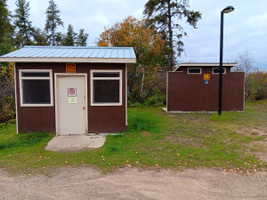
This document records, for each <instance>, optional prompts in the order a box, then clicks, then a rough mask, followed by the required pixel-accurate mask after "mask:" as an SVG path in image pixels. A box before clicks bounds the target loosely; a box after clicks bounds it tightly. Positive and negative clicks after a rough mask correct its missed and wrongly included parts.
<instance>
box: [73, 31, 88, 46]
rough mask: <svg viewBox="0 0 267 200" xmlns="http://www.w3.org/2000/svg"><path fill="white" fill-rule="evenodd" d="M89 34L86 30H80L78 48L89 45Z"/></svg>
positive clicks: (77, 41) (77, 40)
mask: <svg viewBox="0 0 267 200" xmlns="http://www.w3.org/2000/svg"><path fill="white" fill-rule="evenodd" d="M88 36H89V34H88V33H85V32H84V29H80V32H79V34H78V36H77V39H76V45H77V46H86V44H87V42H86V41H87V38H88Z"/></svg>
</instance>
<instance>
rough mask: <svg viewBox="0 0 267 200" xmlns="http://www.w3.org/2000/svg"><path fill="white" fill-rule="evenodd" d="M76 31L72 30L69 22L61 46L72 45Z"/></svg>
mask: <svg viewBox="0 0 267 200" xmlns="http://www.w3.org/2000/svg"><path fill="white" fill-rule="evenodd" d="M76 36H77V33H75V32H74V30H73V26H72V25H70V24H69V26H68V32H67V34H66V36H65V37H64V39H63V42H62V45H63V46H74V45H75V41H76Z"/></svg>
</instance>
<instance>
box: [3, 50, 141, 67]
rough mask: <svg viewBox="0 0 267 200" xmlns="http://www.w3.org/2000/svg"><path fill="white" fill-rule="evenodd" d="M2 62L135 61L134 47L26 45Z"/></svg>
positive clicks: (5, 56)
mask: <svg viewBox="0 0 267 200" xmlns="http://www.w3.org/2000/svg"><path fill="white" fill-rule="evenodd" d="M0 62H75V63H83V62H87V63H88V62H90V63H135V62H136V57H135V53H134V49H133V47H89V46H86V47H76V46H25V47H23V48H22V49H19V50H17V51H14V52H11V53H8V54H6V55H2V56H0Z"/></svg>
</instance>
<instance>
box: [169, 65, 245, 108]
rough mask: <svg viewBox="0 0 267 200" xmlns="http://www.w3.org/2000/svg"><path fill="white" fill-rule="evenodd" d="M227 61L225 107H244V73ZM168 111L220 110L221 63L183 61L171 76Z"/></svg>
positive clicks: (224, 88)
mask: <svg viewBox="0 0 267 200" xmlns="http://www.w3.org/2000/svg"><path fill="white" fill-rule="evenodd" d="M234 66H236V63H224V64H223V90H222V110H224V111H243V110H244V73H243V72H231V67H234ZM167 76H168V77H167V111H169V112H177V111H181V112H189V111H190V112H193V111H217V110H218V96H219V92H218V91H219V63H182V64H180V65H179V66H178V68H176V69H175V70H174V71H173V72H168V75H167Z"/></svg>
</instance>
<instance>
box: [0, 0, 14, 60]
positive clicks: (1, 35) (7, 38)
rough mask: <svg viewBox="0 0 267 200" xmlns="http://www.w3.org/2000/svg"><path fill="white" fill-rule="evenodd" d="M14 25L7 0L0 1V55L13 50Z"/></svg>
mask: <svg viewBox="0 0 267 200" xmlns="http://www.w3.org/2000/svg"><path fill="white" fill-rule="evenodd" d="M12 33H13V26H12V25H11V24H10V13H9V11H8V9H7V4H6V0H1V1H0V55H2V54H6V53H8V52H10V50H11V46H12V45H11V39H12V37H11V35H12Z"/></svg>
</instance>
